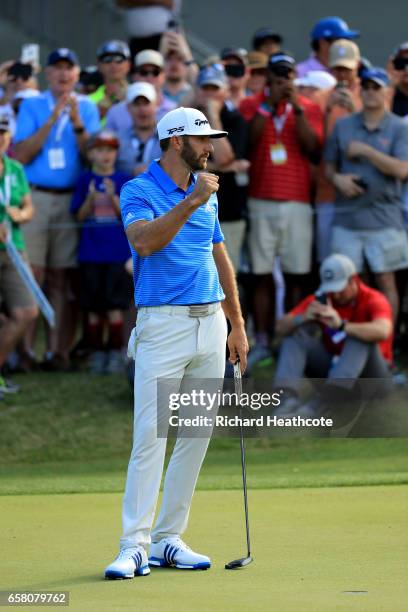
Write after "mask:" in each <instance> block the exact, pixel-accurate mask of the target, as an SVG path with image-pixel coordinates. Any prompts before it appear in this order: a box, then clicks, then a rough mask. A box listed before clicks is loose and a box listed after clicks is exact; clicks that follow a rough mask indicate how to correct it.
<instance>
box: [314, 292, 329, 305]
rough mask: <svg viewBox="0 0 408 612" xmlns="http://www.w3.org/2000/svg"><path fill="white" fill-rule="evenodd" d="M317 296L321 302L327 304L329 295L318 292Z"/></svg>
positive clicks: (317, 299)
mask: <svg viewBox="0 0 408 612" xmlns="http://www.w3.org/2000/svg"><path fill="white" fill-rule="evenodd" d="M315 298H316V301H317V302H319V304H327V295H326V294H325V293H318V294H316V295H315Z"/></svg>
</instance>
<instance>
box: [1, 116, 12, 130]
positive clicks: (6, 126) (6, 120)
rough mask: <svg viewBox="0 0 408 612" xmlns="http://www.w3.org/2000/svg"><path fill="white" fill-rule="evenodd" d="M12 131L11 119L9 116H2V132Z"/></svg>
mask: <svg viewBox="0 0 408 612" xmlns="http://www.w3.org/2000/svg"><path fill="white" fill-rule="evenodd" d="M9 131H10V118H9V117H8V116H7V115H1V116H0V132H9Z"/></svg>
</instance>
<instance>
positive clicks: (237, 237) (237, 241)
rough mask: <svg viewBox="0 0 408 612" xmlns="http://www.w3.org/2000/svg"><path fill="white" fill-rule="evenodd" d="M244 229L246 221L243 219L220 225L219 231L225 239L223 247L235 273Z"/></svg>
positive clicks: (239, 257) (239, 259)
mask: <svg viewBox="0 0 408 612" xmlns="http://www.w3.org/2000/svg"><path fill="white" fill-rule="evenodd" d="M245 228H246V221H245V220H244V219H238V220H237V221H223V222H222V223H221V230H222V233H223V234H224V238H225V247H226V249H227V251H228V255H229V257H230V259H231V262H232V265H233V266H234V270H235V272H238V270H239V265H240V263H241V250H242V245H243V243H244V237H245Z"/></svg>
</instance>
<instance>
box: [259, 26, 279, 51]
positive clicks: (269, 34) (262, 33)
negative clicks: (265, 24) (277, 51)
mask: <svg viewBox="0 0 408 612" xmlns="http://www.w3.org/2000/svg"><path fill="white" fill-rule="evenodd" d="M268 38H270V39H271V40H273V41H274V42H276V43H278V44H279V45H280V44H282V43H283V38H282V36H281V35H280V34H278V33H277V32H275V31H274V30H273V29H272V28H259V30H256V32H255V34H254V36H253V39H252V46H253V47H254V48H256V47H257V46H258V45H260V44H261V43H262V42H263V41H264V40H267V39H268Z"/></svg>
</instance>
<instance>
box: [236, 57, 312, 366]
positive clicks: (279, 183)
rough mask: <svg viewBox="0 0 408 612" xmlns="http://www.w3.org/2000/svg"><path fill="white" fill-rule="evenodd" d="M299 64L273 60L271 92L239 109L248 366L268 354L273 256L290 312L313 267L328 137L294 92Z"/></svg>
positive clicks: (291, 60)
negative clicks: (316, 172)
mask: <svg viewBox="0 0 408 612" xmlns="http://www.w3.org/2000/svg"><path fill="white" fill-rule="evenodd" d="M295 76H296V63H295V59H294V58H293V57H292V56H291V55H289V54H288V53H285V52H282V53H275V54H274V55H271V57H270V58H269V63H268V88H267V90H266V93H262V94H259V95H254V96H250V97H248V98H246V99H245V100H244V101H243V102H242V103H241V105H240V111H241V113H242V114H243V116H244V118H246V119H247V120H249V121H251V123H250V147H251V155H250V161H251V171H250V184H249V196H250V197H249V202H248V209H249V220H250V232H249V250H250V257H251V263H252V271H253V273H254V274H255V275H256V276H257V277H258V278H257V286H256V289H255V311H254V318H255V328H256V332H257V337H256V344H257V346H255V348H254V349H253V351H252V359H251V356H250V361H249V364H250V366H251V365H253V364H254V363H256V361H258V360H259V359H263V358H265V357H267V356H268V354H269V348H268V344H269V338H268V329H269V327H270V323H271V320H272V319H273V317H271V310H272V304H271V302H272V295H273V292H274V291H273V281H272V274H271V273H272V270H273V265H274V258H275V256H276V255H279V257H280V263H281V266H282V270H283V272H284V275H285V283H286V288H287V293H286V295H287V304H286V307H287V308H289V307H292V306H294V304H296V303H297V302H298V301H299V299H300V297H301V294H302V293H301V291H302V290H301V286H302V282H303V283H304V275H305V274H308V273H309V272H310V269H311V251H312V234H313V229H312V228H313V213H312V207H311V205H310V190H311V170H310V161H311V160H313V159H316V161H317V160H318V156H319V153H320V149H321V145H322V139H323V116H322V112H321V109H320V107H319V106H318V105H317V104H315V103H313V102H311V101H310V100H308V99H307V98H303V97H301V96H299V95H297V93H296V88H295V86H294V78H295Z"/></svg>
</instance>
